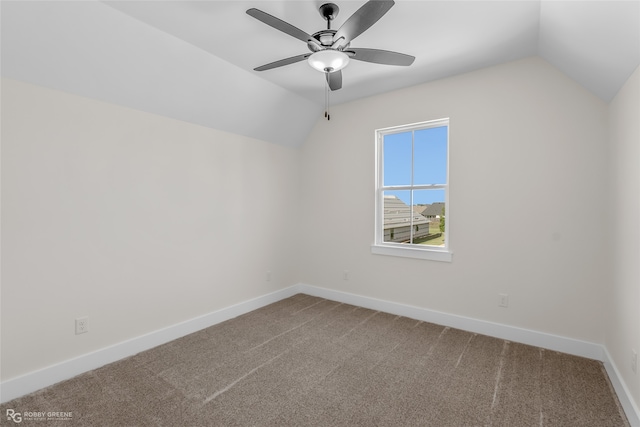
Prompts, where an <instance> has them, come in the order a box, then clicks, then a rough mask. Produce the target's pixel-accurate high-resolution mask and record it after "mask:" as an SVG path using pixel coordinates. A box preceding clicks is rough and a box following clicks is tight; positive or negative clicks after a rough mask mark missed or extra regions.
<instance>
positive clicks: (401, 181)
mask: <svg viewBox="0 0 640 427" xmlns="http://www.w3.org/2000/svg"><path fill="white" fill-rule="evenodd" d="M383 150H384V152H383V159H384V165H383V168H384V169H383V171H384V185H411V132H402V133H396V134H392V135H385V136H384V143H383Z"/></svg>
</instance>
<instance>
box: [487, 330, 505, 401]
mask: <svg viewBox="0 0 640 427" xmlns="http://www.w3.org/2000/svg"><path fill="white" fill-rule="evenodd" d="M507 347H509V341H505V342H504V344H503V345H502V353H500V363H499V364H498V372H497V373H496V385H495V387H494V388H493V401H492V402H491V409H493V408H494V407H495V406H496V400H497V397H498V390H499V389H500V380H501V379H502V367H503V366H504V358H505V354H506V352H507Z"/></svg>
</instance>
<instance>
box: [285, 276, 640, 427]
mask: <svg viewBox="0 0 640 427" xmlns="http://www.w3.org/2000/svg"><path fill="white" fill-rule="evenodd" d="M297 290H298V291H299V292H300V293H304V294H308V295H313V296H317V297H320V298H326V299H329V300H333V301H338V302H342V303H345V304H352V305H356V306H358V307H364V308H369V309H372V310H378V311H383V312H385V313H391V314H396V315H400V316H405V317H409V318H412V319H416V320H422V321H425V322H430V323H435V324H438V325H443V326H449V327H452V328H456V329H462V330H465V331H469V332H475V333H478V334H482V335H488V336H492V337H496V338H500V339H504V340H508V341H513V342H518V343H521V344H528V345H532V346H536V347H541V348H545V349H549V350H554V351H558V352H562V353H567V354H572V355H575V356H580V357H586V358H589V359H594V360H598V361H600V362H603V364H604V367H605V370H606V372H607V374H608V375H609V379H610V380H611V384H612V385H613V388H614V389H615V391H616V394H617V395H618V399H619V400H620V404H621V406H622V408H623V410H624V412H625V414H626V415H627V418H628V419H629V423H630V424H631V426H632V427H640V411H638V406H637V405H636V404H635V403H634V401H633V399H631V394H630V393H629V390H628V388H627V386H626V384H625V383H624V381H623V380H622V377H621V376H620V374H619V372H618V370H617V369H616V367H615V364H614V363H613V362H612V359H611V357H610V356H609V352H608V351H607V349H606V348H605V347H604V346H603V345H600V344H595V343H591V342H586V341H580V340H576V339H573V338H567V337H562V336H558V335H553V334H547V333H544V332H537V331H532V330H529V329H522V328H518V327H515V326H508V325H503V324H499V323H493V322H487V321H484V320H478V319H472V318H469V317H464V316H458V315H455V314H448V313H442V312H438V311H433V310H429V309H426V308H420V307H415V306H411V305H406V304H400V303H395V302H390V301H385V300H380V299H376V298H370V297H365V296H362V295H356V294H351V293H347V292H341V291H336V290H332V289H326V288H320V287H317V286H311V285H306V284H299V285H298V286H297Z"/></svg>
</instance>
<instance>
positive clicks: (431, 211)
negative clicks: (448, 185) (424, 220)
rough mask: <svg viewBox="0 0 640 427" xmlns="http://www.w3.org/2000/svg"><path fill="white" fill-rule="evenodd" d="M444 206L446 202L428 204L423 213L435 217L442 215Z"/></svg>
mask: <svg viewBox="0 0 640 427" xmlns="http://www.w3.org/2000/svg"><path fill="white" fill-rule="evenodd" d="M442 208H444V202H435V203H432V204H430V205H429V206H427V208H426V209H425V210H423V211H422V215H424V216H426V217H435V216H440V215H442Z"/></svg>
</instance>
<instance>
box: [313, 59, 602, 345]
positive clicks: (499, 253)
mask: <svg viewBox="0 0 640 427" xmlns="http://www.w3.org/2000/svg"><path fill="white" fill-rule="evenodd" d="M331 113H332V114H331V121H319V122H318V123H317V125H316V127H315V129H314V130H313V132H312V134H311V136H310V138H309V139H308V140H307V142H306V143H305V145H304V146H303V147H302V160H301V166H302V168H301V170H302V181H301V185H302V212H304V215H305V218H304V220H305V224H308V225H309V227H307V228H306V229H305V231H304V232H305V236H307V237H306V239H305V240H306V241H307V242H309V244H308V245H306V246H305V252H304V254H303V256H302V261H301V262H302V264H301V269H300V270H301V279H302V282H303V283H307V284H310V285H315V286H321V287H326V288H329V289H335V290H340V291H343V292H350V293H354V294H359V295H363V296H367V297H372V298H379V299H383V300H387V301H392V302H398V303H404V304H410V305H414V306H418V307H422V308H427V309H431V310H436V311H441V312H445V313H451V314H457V315H462V316H466V317H470V318H475V319H479V320H486V321H492V322H497V323H502V324H507V325H511V326H515V327H521V328H526V329H531V330H535V331H540V332H546V333H551V334H555V335H559V336H565V337H571V338H574V339H578V340H584V341H588V342H596V343H601V342H603V334H604V328H603V320H604V312H603V307H602V304H601V302H602V298H603V296H604V290H605V289H606V283H607V282H608V281H609V271H608V259H607V258H606V253H605V252H604V251H603V250H602V245H603V242H604V241H605V240H606V237H607V233H608V231H607V223H608V221H607V215H606V214H608V213H609V211H608V209H607V206H606V203H605V201H606V200H607V191H608V188H607V186H606V184H605V183H606V177H607V173H606V170H607V165H606V161H605V159H606V152H607V146H606V143H605V142H606V137H607V132H606V129H607V128H606V120H607V105H606V104H604V103H603V102H602V101H600V100H599V99H597V98H596V97H595V96H593V95H592V94H590V93H588V92H587V91H585V90H584V89H583V88H582V87H580V86H579V85H577V84H576V83H575V82H573V81H572V80H570V79H569V78H568V77H566V76H565V75H564V74H562V73H560V72H559V71H558V70H557V69H555V68H553V67H552V66H551V65H549V64H548V63H546V62H545V61H543V60H542V59H540V58H529V59H525V60H521V61H516V62H512V63H508V64H505V65H500V66H496V67H492V68H487V69H483V70H480V71H476V72H473V73H469V74H465V75H461V76H457V77H453V78H449V79H445V80H440V81H437V82H433V83H427V84H424V85H420V86H416V87H413V88H409V89H406V90H400V91H396V92H392V93H387V94H384V95H380V96H375V97H371V98H368V99H364V100H360V101H357V102H352V103H349V104H345V105H340V106H336V107H334V108H332V111H331ZM443 117H450V119H451V122H450V165H451V170H450V184H451V190H450V209H449V213H450V215H449V218H448V221H449V225H450V226H451V233H450V236H449V238H450V240H449V242H450V245H451V248H452V250H453V251H454V254H453V262H451V263H445V262H435V261H424V260H415V259H406V258H397V257H388V256H382V255H372V254H371V252H370V245H371V243H372V242H373V234H374V224H373V219H374V218H373V209H374V130H375V129H377V128H383V127H388V126H393V125H401V124H407V123H414V122H419V121H424V120H430V119H438V118H443ZM343 270H349V271H350V275H349V280H347V281H345V280H343V274H342V273H343ZM498 293H507V294H509V304H510V305H509V308H508V309H504V308H499V307H498Z"/></svg>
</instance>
